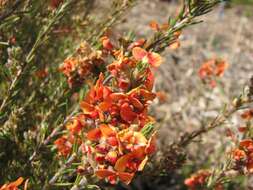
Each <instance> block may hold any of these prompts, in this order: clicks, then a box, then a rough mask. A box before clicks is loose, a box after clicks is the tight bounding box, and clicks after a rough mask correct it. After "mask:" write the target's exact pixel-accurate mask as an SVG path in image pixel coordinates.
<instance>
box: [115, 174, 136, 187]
mask: <svg viewBox="0 0 253 190" xmlns="http://www.w3.org/2000/svg"><path fill="white" fill-rule="evenodd" d="M118 176H119V179H120V180H121V181H122V182H124V183H125V184H126V185H128V184H129V183H130V182H131V181H132V179H133V177H134V173H127V172H119V173H118Z"/></svg>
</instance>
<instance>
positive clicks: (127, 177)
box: [95, 169, 134, 185]
mask: <svg viewBox="0 0 253 190" xmlns="http://www.w3.org/2000/svg"><path fill="white" fill-rule="evenodd" d="M95 173H96V175H97V176H98V177H99V178H100V179H107V180H108V181H109V182H110V183H111V184H116V182H117V180H118V179H119V180H121V181H122V182H124V183H125V184H127V185H128V184H129V183H130V182H131V181H132V179H133V177H134V173H128V172H115V171H112V170H108V169H99V170H97V171H96V172H95Z"/></svg>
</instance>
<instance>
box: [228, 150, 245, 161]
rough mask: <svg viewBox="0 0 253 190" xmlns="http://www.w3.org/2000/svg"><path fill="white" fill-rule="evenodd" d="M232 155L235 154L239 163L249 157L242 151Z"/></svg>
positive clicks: (235, 151) (236, 151)
mask: <svg viewBox="0 0 253 190" xmlns="http://www.w3.org/2000/svg"><path fill="white" fill-rule="evenodd" d="M232 154H233V158H234V159H235V160H237V161H239V160H242V159H244V158H246V156H247V155H246V153H245V152H244V151H243V150H240V149H235V150H233V152H232Z"/></svg>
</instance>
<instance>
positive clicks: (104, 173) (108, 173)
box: [95, 169, 115, 179]
mask: <svg viewBox="0 0 253 190" xmlns="http://www.w3.org/2000/svg"><path fill="white" fill-rule="evenodd" d="M95 174H96V176H97V177H99V178H101V179H104V178H107V177H109V176H112V175H115V172H114V171H111V170H107V169H99V170H97V171H95Z"/></svg>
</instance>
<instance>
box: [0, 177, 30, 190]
mask: <svg viewBox="0 0 253 190" xmlns="http://www.w3.org/2000/svg"><path fill="white" fill-rule="evenodd" d="M23 181H24V178H22V177H19V178H18V179H17V180H16V181H14V182H11V183H9V184H4V185H3V186H2V187H0V190H18V186H20V185H21V184H22V183H23ZM24 190H26V187H25V189H24Z"/></svg>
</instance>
